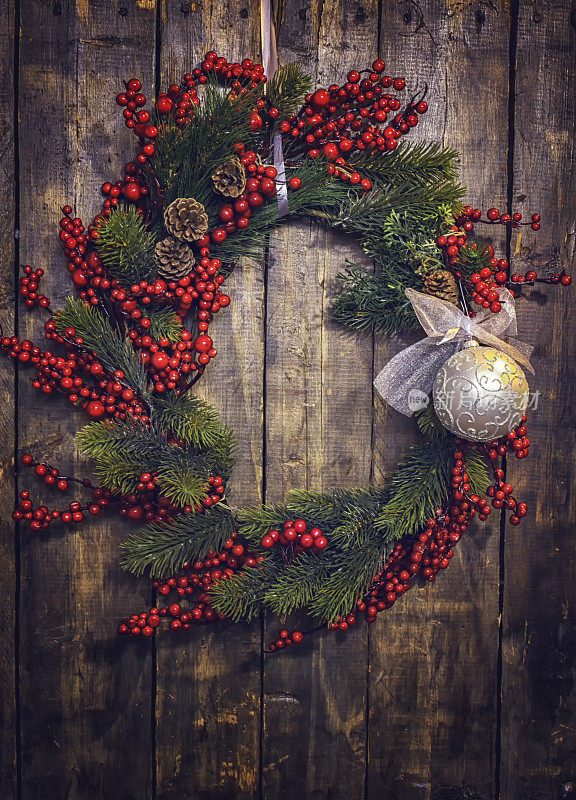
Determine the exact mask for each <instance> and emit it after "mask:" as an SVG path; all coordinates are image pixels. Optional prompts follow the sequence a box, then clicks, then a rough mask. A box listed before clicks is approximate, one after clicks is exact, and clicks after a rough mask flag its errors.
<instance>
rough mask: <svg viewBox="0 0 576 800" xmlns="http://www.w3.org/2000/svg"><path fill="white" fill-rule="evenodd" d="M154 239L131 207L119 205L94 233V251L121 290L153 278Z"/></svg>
mask: <svg viewBox="0 0 576 800" xmlns="http://www.w3.org/2000/svg"><path fill="white" fill-rule="evenodd" d="M155 245H156V237H155V236H154V234H153V233H152V232H151V231H149V230H148V229H147V228H146V225H145V224H144V221H143V219H142V217H141V215H140V214H139V213H138V212H137V211H136V209H135V208H134V206H131V205H126V206H124V205H121V206H119V207H118V208H117V209H115V210H113V211H112V213H111V214H110V217H109V218H108V220H107V221H106V222H105V224H104V225H102V226H101V227H100V228H99V229H98V239H97V240H96V248H97V250H98V255H99V256H100V260H101V261H102V263H103V264H104V266H105V267H106V268H107V269H108V272H109V274H110V275H111V276H112V277H113V278H116V279H117V280H119V281H120V282H121V283H122V284H124V285H125V286H131V285H132V284H134V283H139V282H140V281H143V280H150V278H152V277H154V275H155V274H156V268H155V262H154V248H155Z"/></svg>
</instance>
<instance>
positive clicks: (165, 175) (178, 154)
mask: <svg viewBox="0 0 576 800" xmlns="http://www.w3.org/2000/svg"><path fill="white" fill-rule="evenodd" d="M261 95H262V87H257V88H256V89H251V90H249V91H248V92H246V94H243V95H240V96H238V97H237V98H236V99H233V97H232V96H231V94H230V92H222V91H221V90H220V89H219V88H218V86H217V85H215V84H212V83H208V84H207V85H206V86H205V90H204V95H203V98H202V103H201V104H200V106H197V107H195V109H194V124H193V125H187V126H185V127H184V128H178V127H177V126H176V125H175V124H174V122H173V121H171V120H170V121H166V120H164V119H162V118H160V119H159V120H158V131H159V135H158V137H157V138H156V139H155V146H156V154H155V158H154V170H155V173H156V176H157V178H158V180H159V181H160V184H161V185H162V187H163V190H164V195H165V199H164V202H165V205H168V204H169V203H171V202H172V201H173V200H175V199H176V198H177V197H193V198H194V199H195V200H197V201H198V202H200V203H202V205H204V207H205V208H206V210H207V211H208V213H209V216H211V217H212V216H213V215H214V214H215V213H216V210H217V209H218V208H219V206H220V205H221V203H222V196H221V195H218V196H216V195H215V193H214V191H213V183H212V177H211V176H212V174H213V173H214V171H215V170H216V168H217V167H219V166H220V165H221V164H222V163H223V162H224V161H226V160H227V159H229V158H230V157H231V156H232V155H233V152H234V149H233V148H234V145H235V144H237V143H238V142H244V143H250V141H251V140H253V139H254V134H253V132H252V131H251V130H250V127H249V120H250V115H251V110H252V108H253V107H254V105H255V104H256V101H257V100H258V98H259V97H261Z"/></svg>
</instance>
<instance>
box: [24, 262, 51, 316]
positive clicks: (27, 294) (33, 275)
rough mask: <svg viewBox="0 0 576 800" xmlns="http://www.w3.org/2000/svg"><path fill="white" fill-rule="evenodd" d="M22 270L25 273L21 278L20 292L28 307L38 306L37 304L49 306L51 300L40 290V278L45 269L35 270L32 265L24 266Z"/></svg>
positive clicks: (42, 306) (43, 306)
mask: <svg viewBox="0 0 576 800" xmlns="http://www.w3.org/2000/svg"><path fill="white" fill-rule="evenodd" d="M22 271H23V272H24V275H23V277H21V278H20V281H19V283H18V293H19V294H20V297H22V298H23V299H24V300H25V302H26V306H27V308H30V309H32V308H36V306H40V307H41V308H48V307H49V306H50V300H49V299H48V298H47V297H46V296H45V295H43V294H42V293H41V292H39V291H38V290H39V288H40V279H41V278H42V276H43V275H44V270H43V269H35V270H33V269H32V267H30V266H25V267H23V268H22Z"/></svg>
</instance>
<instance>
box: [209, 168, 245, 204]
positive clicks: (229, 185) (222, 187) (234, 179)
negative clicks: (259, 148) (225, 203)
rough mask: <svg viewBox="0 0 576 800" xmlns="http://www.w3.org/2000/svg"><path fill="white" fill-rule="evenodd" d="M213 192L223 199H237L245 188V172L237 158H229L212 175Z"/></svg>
mask: <svg viewBox="0 0 576 800" xmlns="http://www.w3.org/2000/svg"><path fill="white" fill-rule="evenodd" d="M212 182H213V184H214V191H216V192H218V193H219V194H222V195H224V197H239V196H240V195H241V194H242V192H243V191H244V189H245V188H246V171H245V169H244V167H243V165H242V163H241V162H240V159H239V158H230V159H229V160H228V161H225V162H224V163H223V164H221V165H220V166H219V167H218V169H217V170H216V172H215V173H214V174H213V175H212Z"/></svg>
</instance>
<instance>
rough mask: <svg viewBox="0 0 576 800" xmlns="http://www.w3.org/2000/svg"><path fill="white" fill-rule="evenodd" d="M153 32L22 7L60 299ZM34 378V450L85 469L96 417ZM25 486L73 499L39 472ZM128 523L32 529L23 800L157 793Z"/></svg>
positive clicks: (101, 15) (29, 432)
mask: <svg viewBox="0 0 576 800" xmlns="http://www.w3.org/2000/svg"><path fill="white" fill-rule="evenodd" d="M126 6H128V4H126ZM154 31H155V11H154V3H148V2H146V3H144V2H142V3H138V4H130V5H129V7H125V6H122V7H121V8H120V9H119V8H118V6H117V5H116V4H108V3H106V2H91V3H90V4H88V3H86V2H84V1H82V2H78V3H77V4H76V5H74V4H72V3H62V4H61V3H54V4H52V3H49V4H46V3H40V2H34V1H33V0H24V2H22V3H21V75H20V77H21V80H20V141H21V152H20V190H21V192H20V199H21V260H22V262H23V263H31V264H33V265H35V266H42V267H44V268H45V269H46V273H47V274H46V278H45V282H44V285H43V288H44V290H45V293H46V294H47V295H48V296H50V297H51V298H52V300H53V305H54V307H58V306H60V305H61V303H62V301H63V298H64V296H65V295H66V294H67V293H68V291H69V286H70V284H69V283H68V281H67V280H66V278H65V275H66V271H65V263H64V259H63V257H62V254H61V251H60V247H59V244H58V240H57V231H58V219H59V208H60V207H61V206H62V205H63V204H64V203H65V202H70V203H71V205H73V206H74V207H75V208H76V209H77V211H78V212H79V213H80V214H81V215H82V217H83V218H84V219H85V220H86V221H89V216H90V215H93V214H94V213H95V212H96V211H97V210H98V207H99V205H100V202H101V200H100V198H99V196H98V189H99V186H100V185H101V183H102V182H103V181H104V180H105V179H106V178H107V177H109V176H110V175H111V174H113V175H115V176H116V175H121V174H122V172H121V170H122V166H123V163H124V162H123V161H122V160H121V159H122V158H123V157H126V160H128V159H129V157H130V155H131V154H132V152H133V150H134V145H135V142H134V139H133V137H132V135H131V134H130V133H129V132H128V131H127V130H126V129H125V127H124V125H123V124H122V119H121V115H120V114H119V113H118V109H117V108H116V106H115V103H114V97H115V95H116V93H117V92H118V91H120V90H121V88H122V79H124V78H126V77H130V74H128V75H127V73H131V72H137V73H141V74H144V75H145V76H148V77H149V76H151V75H152V74H153V57H154ZM149 87H150V82H149V81H148V82H147V85H146V89H149ZM121 154H123V155H121ZM20 330H21V333H24V334H26V335H29V336H30V337H33V338H34V339H35V340H36V341H38V343H40V344H41V343H42V341H43V339H42V320H41V318H40V315H39V314H35V315H27V314H25V313H23V314H22V315H21V318H20ZM29 380H30V379H29V376H28V375H22V377H21V379H20V384H19V388H20V400H21V413H20V428H19V436H20V438H19V441H20V445H21V447H22V449H23V450H24V449H26V450H27V449H28V448H30V449H31V450H32V452H33V453H34V454H35V455H36V456H37V457H39V458H41V459H46V460H49V461H50V462H52V463H55V464H58V466H59V467H62V468H63V469H65V470H69V473H68V474H76V475H78V474H85V473H86V471H87V465H86V464H85V463H84V462H82V463H79V462H78V460H77V458H76V457H75V456H74V455H73V453H74V449H73V442H72V435H73V433H74V431H75V430H76V429H77V428H78V427H79V426H80V425H82V424H84V423H85V422H86V418H85V417H84V416H83V415H81V414H79V413H78V414H75V413H71V411H70V407H69V404H66V405H65V403H64V401H63V400H62V398H57V397H53V398H50V401H49V404H48V403H47V402H46V399H45V398H44V397H43V396H42V395H38V393H36V392H35V390H33V389H31V387H30V383H29ZM21 485H22V486H31V488H32V490H33V492H34V495H35V496H36V497H44V499H45V500H46V501H48V502H50V503H51V504H52V503H54V504H55V505H59V504H60V503H64V502H65V501H63V499H62V498H61V497H60V498H59V499H57V498H55V497H54V496H53V495H49V494H48V493H47V492H44V491H43V489H42V486H41V485H40V484H39V483H38V482H37V481H35V480H33V479H31V477H30V475H29V474H26V475H25V476H23V477H22V480H21ZM70 494H72V492H70ZM126 532H127V529H126V528H125V527H124V526H123V525H120V524H119V521H118V520H117V519H116V518H114V519H104V518H99V520H98V524H92V525H90V524H86V525H85V526H84V527H81V528H79V529H77V530H69V529H68V530H65V531H61V532H57V531H56V529H55V530H54V531H53V532H50V534H49V535H43V536H38V535H33V534H30V532H29V531H28V530H27V529H26V528H24V527H23V528H22V531H21V547H22V593H21V608H22V625H21V631H20V637H21V676H22V680H21V687H22V692H21V694H22V706H21V716H22V798H32V797H55V798H56V797H59V798H65V797H69V798H104V797H114V798H118V800H120V799H121V798H134V797H139V798H146V797H150V796H151V792H152V787H151V774H152V757H151V747H152V741H151V686H152V681H151V652H150V648H149V647H146V646H144V647H142V648H139V647H138V646H136V647H133V646H131V645H130V643H127V642H126V641H125V640H123V639H121V638H120V637H118V636H117V635H116V632H115V628H116V625H117V620H118V619H119V618H120V617H121V616H122V614H123V613H126V612H129V611H132V610H133V609H138V608H140V607H142V606H144V605H145V603H146V599H147V598H146V595H147V594H148V588H147V586H146V584H145V582H140V583H138V582H137V581H136V580H135V579H131V578H127V577H126V575H125V574H123V573H122V571H121V570H120V567H119V565H118V561H119V550H118V545H119V543H120V541H121V540H122V539H123V538H125V536H126Z"/></svg>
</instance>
